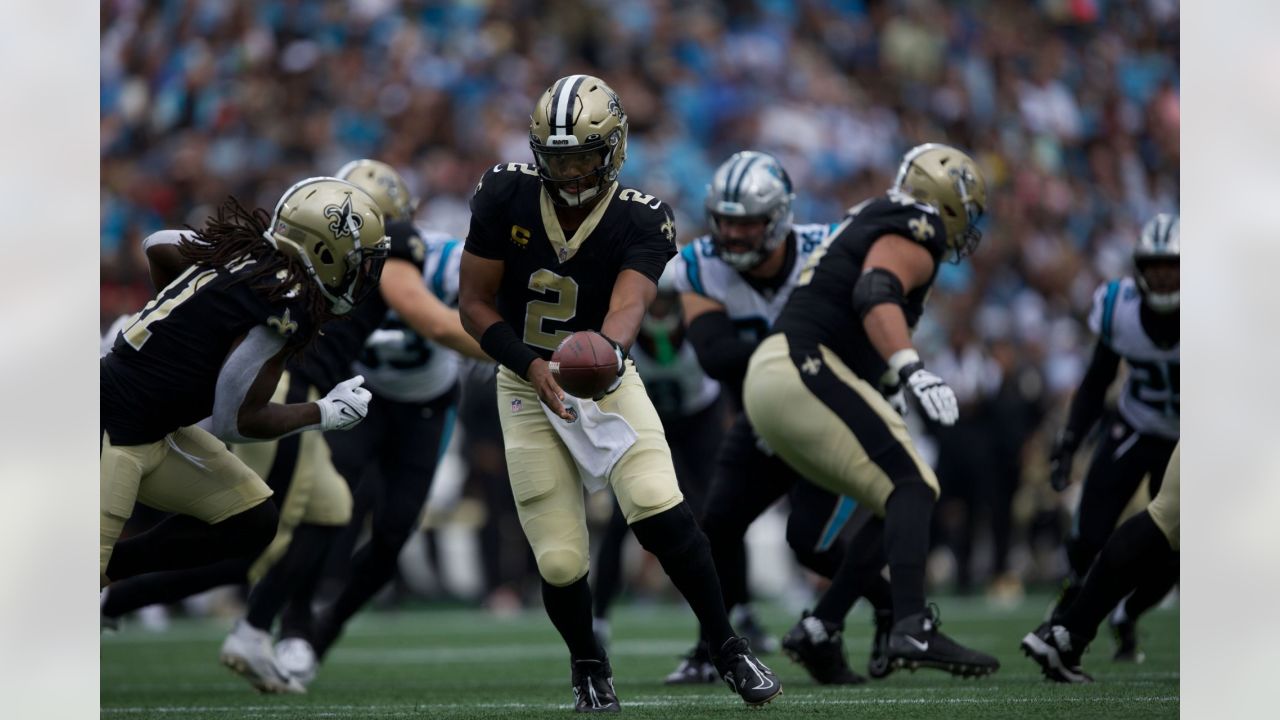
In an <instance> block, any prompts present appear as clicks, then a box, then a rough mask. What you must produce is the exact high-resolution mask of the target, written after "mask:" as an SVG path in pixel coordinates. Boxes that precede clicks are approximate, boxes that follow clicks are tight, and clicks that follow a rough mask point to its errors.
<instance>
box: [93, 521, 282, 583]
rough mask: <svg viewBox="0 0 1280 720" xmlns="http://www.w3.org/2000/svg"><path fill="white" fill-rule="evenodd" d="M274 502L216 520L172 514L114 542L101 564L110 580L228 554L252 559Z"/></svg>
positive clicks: (263, 543) (272, 530) (264, 537)
mask: <svg viewBox="0 0 1280 720" xmlns="http://www.w3.org/2000/svg"><path fill="white" fill-rule="evenodd" d="M277 518H278V515H277V513H276V508H275V505H272V504H271V503H269V502H263V503H259V504H257V505H254V506H253V507H251V508H249V509H248V510H245V511H244V512H241V513H237V514H235V515H232V516H231V517H229V518H227V519H226V520H223V521H222V522H219V523H214V524H212V525H211V524H209V523H207V522H204V521H203V520H197V519H196V518H193V517H191V516H189V515H172V516H170V517H167V518H165V519H164V520H161V521H160V522H159V523H158V524H157V525H156V526H155V527H153V528H151V529H150V530H148V531H146V532H144V533H142V534H140V535H136V536H134V537H131V538H129V539H127V540H121V541H120V542H118V543H116V546H115V549H114V551H113V552H112V553H111V560H110V562H109V563H108V564H107V577H109V578H111V579H112V580H113V581H119V580H124V579H125V578H129V577H133V576H135V575H141V574H143V573H152V572H160V571H164V570H185V569H188V568H193V567H201V566H204V565H210V564H212V563H215V562H218V561H220V560H226V559H228V558H252V557H255V556H257V555H258V553H261V552H262V551H263V549H265V548H266V547H267V545H268V544H269V543H270V542H271V539H272V538H273V537H275V534H276V520H277Z"/></svg>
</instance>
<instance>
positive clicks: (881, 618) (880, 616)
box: [867, 610, 893, 680]
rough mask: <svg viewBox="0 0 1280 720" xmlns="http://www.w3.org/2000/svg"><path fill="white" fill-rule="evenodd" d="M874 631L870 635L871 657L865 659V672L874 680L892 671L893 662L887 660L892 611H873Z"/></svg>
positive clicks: (891, 629)
mask: <svg viewBox="0 0 1280 720" xmlns="http://www.w3.org/2000/svg"><path fill="white" fill-rule="evenodd" d="M875 623H876V631H875V635H873V636H872V637H871V659H870V660H868V661H867V674H868V675H870V676H871V677H873V678H875V679H876V680H883V679H884V678H887V677H889V673H891V672H893V663H891V662H889V633H891V632H893V611H892V610H876V611H875Z"/></svg>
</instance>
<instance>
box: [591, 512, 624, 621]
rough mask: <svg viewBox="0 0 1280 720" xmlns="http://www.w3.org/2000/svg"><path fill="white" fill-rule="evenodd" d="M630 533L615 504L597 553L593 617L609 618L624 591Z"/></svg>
mask: <svg viewBox="0 0 1280 720" xmlns="http://www.w3.org/2000/svg"><path fill="white" fill-rule="evenodd" d="M629 532H631V531H630V530H629V529H628V528H627V518H626V516H625V515H624V514H623V513H622V510H621V509H620V508H619V507H618V505H617V503H614V506H613V515H611V516H610V517H609V526H608V528H607V529H606V530H605V532H604V538H603V539H602V540H601V541H600V548H599V549H598V550H597V551H596V569H595V578H596V586H595V588H594V589H593V590H592V592H591V598H592V601H593V602H594V604H595V607H594V608H593V615H594V616H595V617H597V618H606V617H608V616H609V606H610V605H612V604H613V600H614V598H616V597H617V596H618V592H619V591H620V590H621V589H622V546H623V544H624V543H625V542H626V540H627V534H628V533H629Z"/></svg>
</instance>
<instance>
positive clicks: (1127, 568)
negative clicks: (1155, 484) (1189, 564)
mask: <svg viewBox="0 0 1280 720" xmlns="http://www.w3.org/2000/svg"><path fill="white" fill-rule="evenodd" d="M1178 454H1179V450H1178V446H1176V445H1175V446H1174V449H1173V453H1172V454H1171V455H1170V457H1169V462H1168V463H1167V467H1166V469H1165V473H1164V480H1163V482H1162V483H1161V484H1160V490H1159V491H1158V492H1157V493H1156V496H1155V499H1154V500H1152V501H1151V504H1150V505H1148V506H1147V508H1146V509H1145V510H1143V511H1142V512H1140V513H1138V514H1137V515H1134V516H1133V517H1132V518H1129V519H1128V520H1126V521H1125V522H1123V523H1122V524H1121V525H1120V527H1118V528H1116V531H1115V532H1114V533H1112V534H1111V537H1110V539H1108V540H1107V543H1106V545H1104V546H1103V547H1102V551H1101V552H1100V553H1099V554H1098V557H1097V559H1095V560H1094V561H1093V565H1092V566H1090V568H1089V574H1088V575H1086V576H1085V578H1084V581H1083V582H1082V583H1080V587H1079V591H1078V592H1077V593H1076V597H1075V600H1074V601H1072V603H1071V605H1070V607H1067V608H1066V609H1065V610H1063V612H1061V613H1060V614H1059V615H1058V617H1057V618H1056V619H1055V620H1054V621H1053V622H1051V623H1044V624H1042V625H1041V626H1040V627H1039V628H1037V629H1036V630H1035V631H1033V632H1030V633H1027V635H1026V637H1024V638H1022V651H1023V652H1024V653H1025V654H1026V655H1027V656H1028V657H1030V658H1031V659H1032V660H1035V661H1036V662H1037V663H1038V664H1039V665H1040V668H1041V670H1042V671H1043V672H1044V676H1045V677H1046V678H1048V679H1049V680H1053V681H1055V682H1063V683H1087V682H1093V678H1092V677H1090V676H1089V674H1088V673H1086V672H1085V671H1084V670H1083V669H1082V668H1081V667H1080V656H1081V655H1082V654H1084V651H1085V649H1086V648H1087V647H1089V643H1090V642H1092V641H1093V638H1094V636H1095V635H1096V634H1097V632H1098V626H1099V625H1101V624H1102V621H1103V619H1104V618H1106V616H1107V615H1108V614H1109V613H1111V611H1112V608H1114V607H1116V604H1117V603H1118V602H1120V600H1121V599H1122V598H1123V597H1124V596H1125V595H1126V594H1127V593H1129V592H1131V591H1135V588H1137V587H1139V586H1140V583H1141V582H1142V581H1143V578H1144V577H1145V575H1146V568H1148V567H1152V566H1155V567H1165V566H1169V565H1173V566H1176V565H1177V563H1178V549H1179V526H1180V499H1181V498H1180V495H1181V493H1180V489H1179V474H1180V473H1179V462H1178Z"/></svg>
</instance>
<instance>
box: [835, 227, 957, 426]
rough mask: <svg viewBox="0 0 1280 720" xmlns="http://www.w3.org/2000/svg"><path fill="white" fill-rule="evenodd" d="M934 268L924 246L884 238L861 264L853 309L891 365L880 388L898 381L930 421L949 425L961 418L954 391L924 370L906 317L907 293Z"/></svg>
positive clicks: (902, 240)
mask: <svg viewBox="0 0 1280 720" xmlns="http://www.w3.org/2000/svg"><path fill="white" fill-rule="evenodd" d="M934 267H935V261H934V259H933V256H932V255H930V254H929V251H928V250H927V249H926V248H925V247H924V246H923V245H920V244H919V243H916V242H912V241H911V240H908V239H907V238H905V237H902V236H901V235H895V234H892V233H891V234H887V235H882V236H880V238H879V239H877V240H876V241H875V242H874V243H872V245H871V249H870V250H868V251H867V257H866V259H865V260H864V261H863V263H862V268H863V269H862V276H861V277H859V278H858V282H857V284H855V285H854V288H853V308H854V310H855V311H856V312H857V313H858V315H859V316H860V317H861V318H862V326H863V328H864V329H865V330H866V333H867V338H868V339H870V340H871V344H872V345H873V346H874V347H875V349H876V351H877V352H879V353H880V357H882V358H884V359H885V362H887V363H888V365H889V372H888V373H886V377H885V378H883V379H881V385H882V386H892V385H894V384H895V381H896V383H900V384H901V385H902V386H903V387H904V388H909V389H910V390H911V393H912V394H913V395H915V396H916V399H917V400H919V401H920V406H921V407H922V408H923V409H924V411H925V414H926V415H928V416H929V418H930V419H932V420H934V421H936V422H940V423H942V424H943V425H951V424H954V423H955V421H956V419H957V418H958V417H959V414H960V413H959V408H958V407H957V404H956V396H955V392H954V391H952V390H951V388H949V387H947V385H946V383H944V382H943V381H942V378H940V377H938V376H937V375H934V374H933V373H931V372H929V371H928V370H925V369H924V364H923V363H922V362H921V361H920V354H919V353H917V352H916V350H915V348H914V347H913V346H912V344H911V328H910V327H909V326H908V325H907V316H906V314H905V313H904V312H903V307H904V306H905V305H906V302H907V298H906V296H907V293H909V292H911V291H912V290H914V289H915V288H918V287H921V286H923V285H925V284H926V283H928V282H929V280H930V278H932V277H933V270H934ZM901 407H905V406H901Z"/></svg>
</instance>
